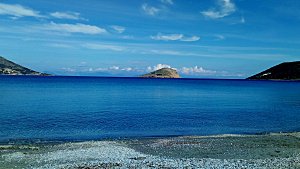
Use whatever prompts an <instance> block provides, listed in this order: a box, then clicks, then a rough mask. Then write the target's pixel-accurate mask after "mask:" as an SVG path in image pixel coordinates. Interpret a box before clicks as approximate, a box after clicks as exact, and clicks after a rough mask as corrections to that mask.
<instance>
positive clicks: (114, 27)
mask: <svg viewBox="0 0 300 169" xmlns="http://www.w3.org/2000/svg"><path fill="white" fill-rule="evenodd" d="M110 27H111V28H112V29H113V30H114V31H116V32H118V33H123V32H124V31H125V27H123V26H117V25H112V26H110Z"/></svg>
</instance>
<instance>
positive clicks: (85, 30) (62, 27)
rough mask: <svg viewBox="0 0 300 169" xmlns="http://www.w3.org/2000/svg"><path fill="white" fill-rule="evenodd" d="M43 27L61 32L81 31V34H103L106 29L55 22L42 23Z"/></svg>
mask: <svg viewBox="0 0 300 169" xmlns="http://www.w3.org/2000/svg"><path fill="white" fill-rule="evenodd" d="M43 29H45V30H50V31H57V32H63V33H82V34H91V35H94V34H103V33H106V32H107V31H106V30H105V29H103V28H100V27H97V26H93V25H85V24H81V23H77V24H57V23H54V22H51V23H50V24H47V25H44V27H43Z"/></svg>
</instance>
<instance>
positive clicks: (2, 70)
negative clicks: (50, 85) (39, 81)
mask: <svg viewBox="0 0 300 169" xmlns="http://www.w3.org/2000/svg"><path fill="white" fill-rule="evenodd" d="M0 75H40V76H47V75H48V74H45V73H40V72H36V71H34V70H31V69H28V68H26V67H23V66H21V65H18V64H16V63H14V62H12V61H9V60H7V59H5V58H4V57H2V56H0Z"/></svg>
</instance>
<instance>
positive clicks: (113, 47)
mask: <svg viewBox="0 0 300 169" xmlns="http://www.w3.org/2000/svg"><path fill="white" fill-rule="evenodd" d="M82 46H83V47H85V48H88V49H94V50H112V51H124V50H125V48H124V47H122V46H116V45H109V44H97V43H87V44H83V45H82Z"/></svg>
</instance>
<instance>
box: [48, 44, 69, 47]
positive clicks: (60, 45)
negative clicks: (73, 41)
mask: <svg viewBox="0 0 300 169" xmlns="http://www.w3.org/2000/svg"><path fill="white" fill-rule="evenodd" d="M48 46H50V47H55V48H73V46H71V45H69V44H63V43H51V44H48Z"/></svg>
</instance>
